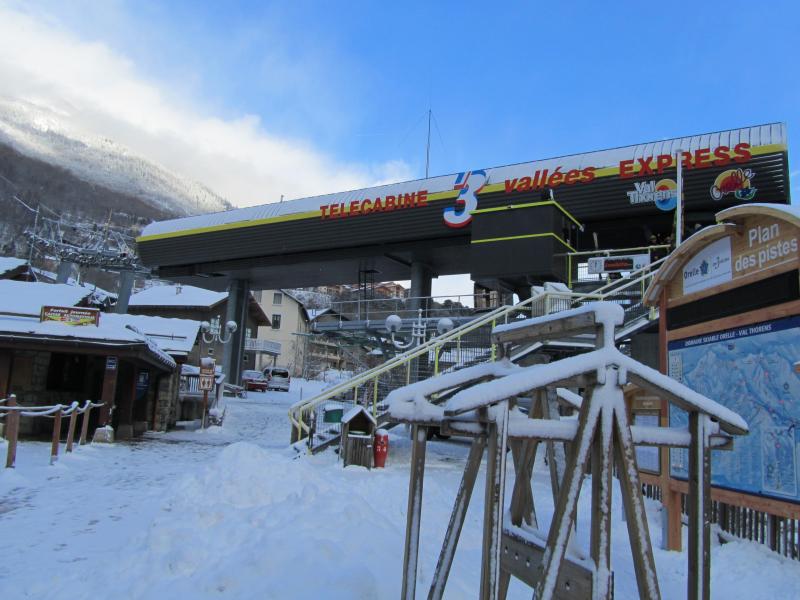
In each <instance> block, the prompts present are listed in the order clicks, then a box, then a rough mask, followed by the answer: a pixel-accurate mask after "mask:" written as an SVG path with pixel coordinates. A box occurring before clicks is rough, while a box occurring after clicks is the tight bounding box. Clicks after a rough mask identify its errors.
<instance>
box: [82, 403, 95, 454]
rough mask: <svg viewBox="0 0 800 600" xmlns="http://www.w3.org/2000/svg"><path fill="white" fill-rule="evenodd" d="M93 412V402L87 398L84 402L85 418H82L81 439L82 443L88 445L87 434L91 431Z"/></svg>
mask: <svg viewBox="0 0 800 600" xmlns="http://www.w3.org/2000/svg"><path fill="white" fill-rule="evenodd" d="M91 412H92V402H91V400H87V401H86V404H84V411H83V419H81V440H80V445H81V446H84V445H86V436H87V435H88V433H89V413H91Z"/></svg>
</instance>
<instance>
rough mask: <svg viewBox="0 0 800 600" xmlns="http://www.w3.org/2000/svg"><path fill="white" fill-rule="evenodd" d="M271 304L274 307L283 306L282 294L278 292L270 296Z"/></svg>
mask: <svg viewBox="0 0 800 600" xmlns="http://www.w3.org/2000/svg"><path fill="white" fill-rule="evenodd" d="M272 304H273V305H275V306H280V305H281V304H283V294H281V293H280V292H275V293H274V294H272ZM276 329H277V328H276Z"/></svg>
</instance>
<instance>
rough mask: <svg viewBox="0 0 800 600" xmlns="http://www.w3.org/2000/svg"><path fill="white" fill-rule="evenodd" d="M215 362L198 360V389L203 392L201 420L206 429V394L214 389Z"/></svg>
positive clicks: (206, 359) (204, 359) (209, 359)
mask: <svg viewBox="0 0 800 600" xmlns="http://www.w3.org/2000/svg"><path fill="white" fill-rule="evenodd" d="M214 370H215V361H214V359H213V358H201V359H200V382H199V386H198V387H199V388H200V390H201V391H202V392H203V418H202V426H203V428H205V427H206V413H207V412H208V392H210V391H211V390H213V389H214Z"/></svg>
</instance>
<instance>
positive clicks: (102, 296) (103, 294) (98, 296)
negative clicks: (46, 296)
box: [33, 267, 117, 304]
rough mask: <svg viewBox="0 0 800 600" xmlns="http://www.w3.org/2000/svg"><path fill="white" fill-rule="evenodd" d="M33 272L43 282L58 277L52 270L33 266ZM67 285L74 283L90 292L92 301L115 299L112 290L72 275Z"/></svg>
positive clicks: (100, 302) (102, 301)
mask: <svg viewBox="0 0 800 600" xmlns="http://www.w3.org/2000/svg"><path fill="white" fill-rule="evenodd" d="M33 273H34V275H36V277H37V279H39V278H42V279H45V280H46V281H45V283H55V281H56V278H57V277H58V276H57V275H56V274H55V273H53V272H52V271H46V270H44V269H39V268H37V267H34V268H33ZM67 284H68V285H75V286H79V287H84V288H86V289H88V290H90V291H91V292H92V298H91V300H92V302H96V303H98V304H103V303H105V301H106V300H111V299H113V300H116V299H117V295H116V294H115V293H114V292H109V291H108V290H104V289H103V288H101V287H98V286H97V285H95V284H94V283H91V282H87V281H78V280H77V279H75V278H74V277H70V278H69V279H67Z"/></svg>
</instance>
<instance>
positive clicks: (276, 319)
mask: <svg viewBox="0 0 800 600" xmlns="http://www.w3.org/2000/svg"><path fill="white" fill-rule="evenodd" d="M271 321H272V328H273V329H280V328H281V316H280V315H272V319H271Z"/></svg>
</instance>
